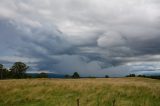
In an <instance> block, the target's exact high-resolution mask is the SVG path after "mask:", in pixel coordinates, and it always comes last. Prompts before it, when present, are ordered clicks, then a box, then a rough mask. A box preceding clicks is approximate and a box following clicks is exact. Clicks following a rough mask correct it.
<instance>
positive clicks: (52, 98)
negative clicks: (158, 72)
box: [0, 78, 160, 106]
mask: <svg viewBox="0 0 160 106" xmlns="http://www.w3.org/2000/svg"><path fill="white" fill-rule="evenodd" d="M77 99H79V101H80V106H112V105H113V102H115V106H160V80H153V79H147V78H115V79H114V78H108V79H24V80H2V81H0V106H76V105H77V103H76V101H77Z"/></svg>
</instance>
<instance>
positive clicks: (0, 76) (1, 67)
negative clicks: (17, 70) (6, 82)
mask: <svg viewBox="0 0 160 106" xmlns="http://www.w3.org/2000/svg"><path fill="white" fill-rule="evenodd" d="M3 68H4V67H3V65H2V64H0V79H3Z"/></svg>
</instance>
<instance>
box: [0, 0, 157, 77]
mask: <svg viewBox="0 0 160 106" xmlns="http://www.w3.org/2000/svg"><path fill="white" fill-rule="evenodd" d="M0 2H1V3H0V50H1V52H0V63H2V64H5V65H7V66H9V65H10V64H12V63H13V62H16V61H23V62H25V63H27V64H29V65H30V66H31V67H32V68H31V69H30V71H41V70H46V71H50V72H54V73H60V74H66V73H69V74H70V73H73V72H74V71H78V72H79V73H80V74H81V75H84V76H85V75H86V76H87V75H97V76H104V75H105V74H109V75H126V74H128V73H131V72H137V71H138V70H139V71H147V70H152V71H157V70H159V65H160V46H159V45H160V42H159V41H160V30H159V29H160V1H159V0H134V1H133V0H132V1H131V0H87V1H86V0H59V1H57V0H27V1H26V0H12V1H11V0H1V1H0ZM157 72H158V71H157Z"/></svg>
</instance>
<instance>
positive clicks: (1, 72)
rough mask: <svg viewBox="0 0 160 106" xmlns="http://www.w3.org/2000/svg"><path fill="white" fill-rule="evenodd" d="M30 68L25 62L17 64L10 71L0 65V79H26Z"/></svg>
mask: <svg viewBox="0 0 160 106" xmlns="http://www.w3.org/2000/svg"><path fill="white" fill-rule="evenodd" d="M28 68H29V66H27V65H26V64H25V63H23V62H15V63H14V64H13V65H12V66H11V67H10V68H9V69H7V68H5V67H4V65H3V64H0V79H8V78H17V79H20V78H26V77H27V75H26V71H27V69H28Z"/></svg>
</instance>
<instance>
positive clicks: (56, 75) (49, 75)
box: [27, 73, 64, 78]
mask: <svg viewBox="0 0 160 106" xmlns="http://www.w3.org/2000/svg"><path fill="white" fill-rule="evenodd" d="M46 74H47V76H48V78H64V75H62V74H54V73H46ZM27 75H29V76H32V77H36V76H38V75H39V73H27Z"/></svg>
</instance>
